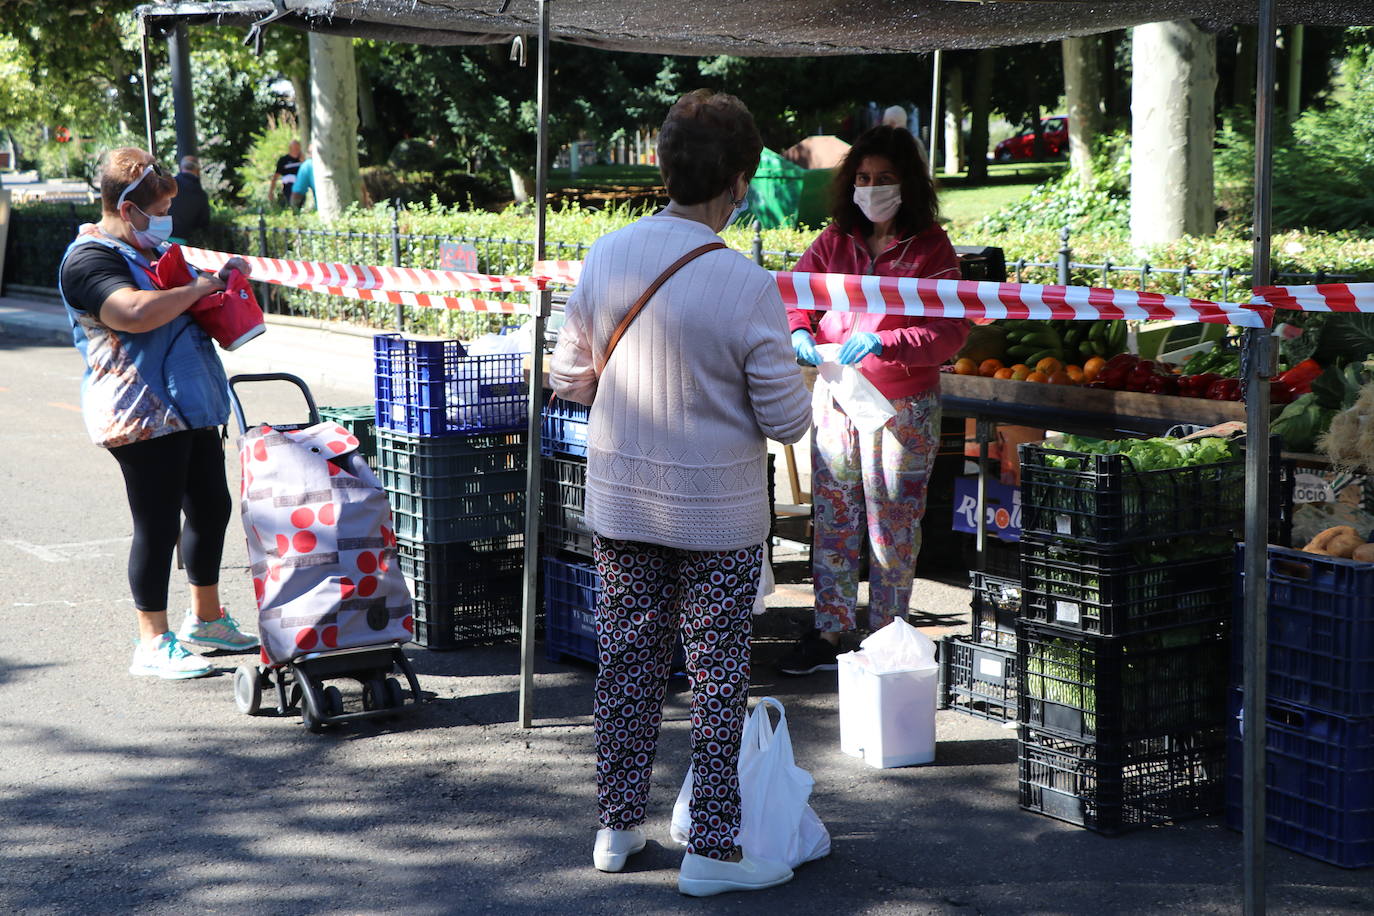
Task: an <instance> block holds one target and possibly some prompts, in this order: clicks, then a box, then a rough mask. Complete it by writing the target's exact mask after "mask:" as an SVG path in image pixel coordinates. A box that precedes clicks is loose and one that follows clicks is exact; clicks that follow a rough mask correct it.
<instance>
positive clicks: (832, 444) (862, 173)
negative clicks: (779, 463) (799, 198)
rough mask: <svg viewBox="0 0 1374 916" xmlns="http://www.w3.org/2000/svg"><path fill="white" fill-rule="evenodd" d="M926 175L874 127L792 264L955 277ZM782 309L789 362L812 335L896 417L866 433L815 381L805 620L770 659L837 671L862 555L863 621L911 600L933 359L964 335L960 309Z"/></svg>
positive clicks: (898, 613) (901, 140)
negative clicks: (918, 313) (865, 573)
mask: <svg viewBox="0 0 1374 916" xmlns="http://www.w3.org/2000/svg"><path fill="white" fill-rule="evenodd" d="M938 214H939V202H938V200H937V198H936V194H935V183H934V181H933V180H932V179H931V177H930V171H929V169H927V168H926V159H925V157H924V156H923V155H922V154H921V152H920V149H919V148H918V147H917V144H916V139H915V138H914V137H913V136H912V135H911V132H910V131H908V130H906V129H905V128H903V127H892V126H879V127H875V128H872V129H871V130H869V131H867V132H865V133H864V134H863V135H861V136H860V137H859V138H858V139H857V140H855V141H854V145H853V146H852V147H850V149H849V152H848V153H847V154H846V155H845V158H844V161H843V162H842V163H841V164H840V167H839V170H838V171H837V172H836V176H835V185H834V202H833V206H832V209H831V216H832V221H831V223H830V225H829V226H827V227H826V228H825V231H823V232H822V233H821V234H820V236H818V237H817V238H816V240H815V241H814V242H812V243H811V246H810V247H809V248H807V250H806V253H805V254H803V255H802V257H801V260H800V261H798V262H797V266H796V267H795V268H793V269H794V270H797V271H808V272H817V273H840V274H877V275H879V276H884V277H927V278H930V279H951V280H957V279H958V278H959V256H958V255H957V254H956V253H955V251H954V247H953V246H952V245H951V244H950V243H949V237H948V236H947V235H945V230H944V229H943V228H941V226H940V224H939V222H938V221H937V219H936V218H937V216H938ZM817 315H818V313H817V312H813V311H807V310H805V309H789V310H788V320H789V323H790V325H791V327H792V343H793V347H794V349H795V352H796V356H797V360H798V361H799V362H802V363H805V364H807V365H812V366H815V365H818V364H819V363H820V362H821V358H820V355H819V353H817V351H816V344H817V343H822V344H826V343H830V344H839V345H840V349H839V352H838V354H837V357H836V358H837V361H838V362H839V363H841V364H842V365H852V366H857V367H858V369H859V372H860V373H861V374H862V375H863V377H864V378H866V379H867V380H868V381H869V382H871V383H872V384H873V386H874V387H876V388H877V389H878V391H879V392H880V393H881V394H882V396H883V397H885V398H887V399H888V400H889V401H891V403H892V408H893V409H894V410H895V411H896V416H894V417H893V418H892V419H890V420H889V421H888V422H887V424H886V425H885V426H884V427H882V428H881V429H878V430H877V431H875V432H871V433H862V432H860V431H859V430H858V429H856V428H855V427H854V424H853V423H852V422H851V421H850V419H849V417H847V416H846V415H845V412H844V410H843V409H841V408H840V406H839V405H838V404H836V403H835V401H834V399H833V398H830V397H828V396H826V394H825V391H826V388H825V387H824V386H821V385H818V386H817V388H816V397H815V402H814V403H813V405H812V408H813V411H814V414H815V422H816V426H815V429H814V430H813V431H812V433H811V490H812V505H813V506H814V507H815V513H814V520H813V532H814V533H813V537H814V540H813V542H812V550H811V574H812V581H813V585H814V587H815V591H816V609H815V624H816V629H815V630H814V631H812V632H810V633H808V634H806V635H805V636H803V637H802V638H801V639H800V641H799V642H798V643H797V645H796V647H795V648H794V649H793V650H792V651H791V652H790V653H788V654H787V655H786V656H785V657H784V658H783V659H781V661H780V662H779V669H780V670H781V671H782V672H783V673H784V674H794V675H799V674H810V673H811V672H813V671H833V670H835V669H836V667H838V666H837V664H836V655H837V654H838V652H839V642H840V634H841V633H845V632H848V631H851V630H854V629H855V628H856V627H857V625H858V621H857V614H856V605H857V603H858V596H859V569H860V567H861V565H862V562H863V554H864V552H867V553H868V557H869V569H870V573H869V599H868V625H869V628H870V629H874V630H876V629H878V628H880V627H882V626H885V625H886V624H888V623H890V622H891V621H892V618H893V617H905V616H906V613H907V607H908V605H909V604H910V603H911V587H912V580H913V579H914V578H915V575H916V557H917V554H918V553H919V552H920V549H921V517H922V516H923V515H924V514H925V507H926V483H927V481H928V480H929V479H930V472H931V469H932V468H933V466H934V464H935V454H936V452H937V450H938V448H939V443H940V370H939V367H940V366H941V365H942V364H944V363H945V362H947V361H948V360H949V359H950V358H951V357H953V356H954V354H956V353H958V352H959V350H960V348H961V347H963V345H964V341H965V340H967V339H968V322H966V321H964V320H963V319H951V318H925V317H908V316H905V315H879V314H867V313H861V312H834V311H832V312H821V313H819V316H820V317H819V321H817Z"/></svg>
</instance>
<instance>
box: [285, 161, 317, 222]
mask: <svg viewBox="0 0 1374 916" xmlns="http://www.w3.org/2000/svg"><path fill="white" fill-rule="evenodd" d="M307 194H310V195H312V197H311V206H313V207H315V208H316V209H319V206H320V203H319V197H318V195H316V194H315V157H314V156H311V157H310V158H309V159H307V160H305V161H304V162H302V163H301V167H300V168H299V169H297V170H296V181H295V184H293V185H292V186H291V206H292V208H293V209H296V210H299V209H300V208H301V207H303V206H304V205H305V196H306V195H307Z"/></svg>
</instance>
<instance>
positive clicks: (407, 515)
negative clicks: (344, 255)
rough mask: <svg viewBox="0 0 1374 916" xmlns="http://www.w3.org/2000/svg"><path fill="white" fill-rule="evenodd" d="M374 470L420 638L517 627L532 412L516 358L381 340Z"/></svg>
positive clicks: (429, 642) (449, 639) (439, 645)
mask: <svg viewBox="0 0 1374 916" xmlns="http://www.w3.org/2000/svg"><path fill="white" fill-rule="evenodd" d="M374 354H375V357H376V378H375V381H376V388H375V392H376V405H375V407H376V429H377V456H376V461H375V466H376V469H377V476H378V477H379V478H380V479H381V481H382V485H383V486H384V487H385V488H386V493H387V499H388V500H389V501H390V502H391V509H392V515H393V517H394V519H395V524H396V541H397V558H398V562H399V564H400V567H401V572H402V574H404V575H405V577H406V581H407V584H409V586H410V590H411V595H412V596H413V597H414V599H415V641H416V642H418V643H419V644H420V645H422V646H426V647H428V648H431V649H457V648H461V647H464V646H472V645H483V644H489V643H493V642H500V641H503V640H506V639H510V638H513V637H515V636H517V635H518V634H519V631H520V601H521V596H522V585H523V582H524V576H523V568H524V556H525V554H524V530H525V468H526V460H525V459H526V452H525V442H526V435H525V433H524V432H523V430H524V428H525V422H526V421H525V416H526V414H525V411H526V410H527V405H528V401H527V399H526V398H527V395H526V393H525V392H526V388H525V383H524V376H523V366H522V358H521V356H520V355H519V354H510V355H505V354H503V355H493V356H468V355H467V354H466V351H465V350H464V348H463V345H462V344H461V343H460V342H459V341H456V340H414V339H406V338H403V337H401V335H399V334H379V335H377V336H376V337H375V338H374Z"/></svg>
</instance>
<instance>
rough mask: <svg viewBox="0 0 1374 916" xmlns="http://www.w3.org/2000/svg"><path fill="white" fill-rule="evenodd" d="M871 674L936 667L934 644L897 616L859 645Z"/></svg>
mask: <svg viewBox="0 0 1374 916" xmlns="http://www.w3.org/2000/svg"><path fill="white" fill-rule="evenodd" d="M859 646H860V648H861V649H862V650H863V654H864V657H865V659H866V660H867V664H868V665H869V667H870V668H871V670H872V671H873V673H874V674H888V673H891V672H893V671H916V670H920V669H922V668H935V667H938V663H937V662H936V661H935V643H934V641H932V640H931V638H930V637H929V636H927V635H925V634H924V633H922V632H921V631H920V630H918V629H916V628H915V627H913V626H912V625H911V624H909V623H907V622H906V621H905V620H903V619H902V618H900V617H894V618H893V619H892V622H891V623H889V624H888V625H887V626H885V627H883V628H882V629H880V630H878V631H877V632H876V633H872V634H870V635H869V636H868V638H867V639H865V640H864V641H863V642H861V643H859Z"/></svg>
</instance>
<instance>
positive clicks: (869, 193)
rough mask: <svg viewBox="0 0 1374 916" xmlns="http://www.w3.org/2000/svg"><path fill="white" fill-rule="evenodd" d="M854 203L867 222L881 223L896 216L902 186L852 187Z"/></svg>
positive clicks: (900, 199) (900, 202) (900, 204)
mask: <svg viewBox="0 0 1374 916" xmlns="http://www.w3.org/2000/svg"><path fill="white" fill-rule="evenodd" d="M854 203H855V204H857V205H858V207H859V209H860V210H862V211H863V214H864V216H866V217H868V220H869V222H872V223H882V222H886V221H887V220H890V219H892V217H894V216H896V215H897V211H898V210H899V209H901V206H902V186H901V185H899V184H878V185H869V186H868V187H866V188H861V187H859V186H857V185H855V187H854Z"/></svg>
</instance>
